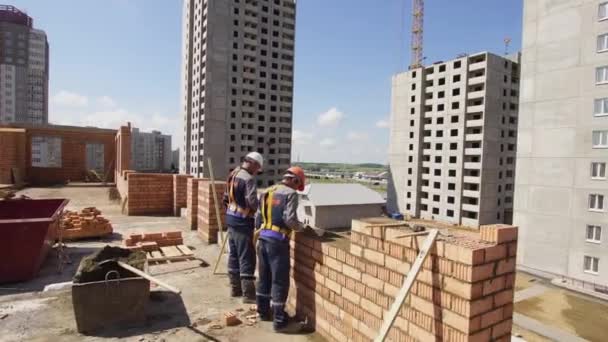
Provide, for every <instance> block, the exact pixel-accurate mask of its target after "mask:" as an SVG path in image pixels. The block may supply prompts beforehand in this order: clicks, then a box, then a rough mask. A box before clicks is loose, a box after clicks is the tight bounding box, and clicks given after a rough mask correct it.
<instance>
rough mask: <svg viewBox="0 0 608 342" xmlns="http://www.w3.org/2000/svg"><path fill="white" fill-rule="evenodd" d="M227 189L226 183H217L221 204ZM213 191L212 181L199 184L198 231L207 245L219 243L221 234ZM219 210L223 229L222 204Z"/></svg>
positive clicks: (216, 187) (203, 181) (216, 189)
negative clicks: (219, 233)
mask: <svg viewBox="0 0 608 342" xmlns="http://www.w3.org/2000/svg"><path fill="white" fill-rule="evenodd" d="M225 188H226V182H215V191H216V193H217V199H218V201H219V202H221V201H222V199H223V196H224V189H225ZM212 189H213V186H211V181H210V180H207V179H204V180H201V181H199V182H198V207H197V217H198V219H197V229H198V235H199V237H200V238H201V239H202V240H203V241H205V242H207V243H217V240H218V238H217V235H218V232H219V224H218V220H217V215H216V214H215V202H214V201H213V191H212ZM219 208H220V220H221V222H222V227H225V225H224V209H223V204H222V203H219Z"/></svg>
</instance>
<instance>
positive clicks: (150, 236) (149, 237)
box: [143, 233, 163, 241]
mask: <svg viewBox="0 0 608 342" xmlns="http://www.w3.org/2000/svg"><path fill="white" fill-rule="evenodd" d="M162 238H163V233H145V234H144V236H143V241H156V240H161V239H162Z"/></svg>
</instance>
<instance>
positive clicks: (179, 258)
mask: <svg viewBox="0 0 608 342" xmlns="http://www.w3.org/2000/svg"><path fill="white" fill-rule="evenodd" d="M190 259H194V257H193V256H192V255H179V256H174V257H162V258H155V259H148V262H163V261H183V260H190Z"/></svg>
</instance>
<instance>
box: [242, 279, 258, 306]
mask: <svg viewBox="0 0 608 342" xmlns="http://www.w3.org/2000/svg"><path fill="white" fill-rule="evenodd" d="M241 287H242V288H243V304H255V303H256V300H255V299H256V296H255V281H254V280H253V279H242V280H241Z"/></svg>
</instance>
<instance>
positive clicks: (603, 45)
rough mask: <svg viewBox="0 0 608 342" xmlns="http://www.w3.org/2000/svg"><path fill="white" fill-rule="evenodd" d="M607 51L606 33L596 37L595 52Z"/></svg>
mask: <svg viewBox="0 0 608 342" xmlns="http://www.w3.org/2000/svg"><path fill="white" fill-rule="evenodd" d="M606 51H608V33H605V34H601V35H599V36H597V52H606Z"/></svg>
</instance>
